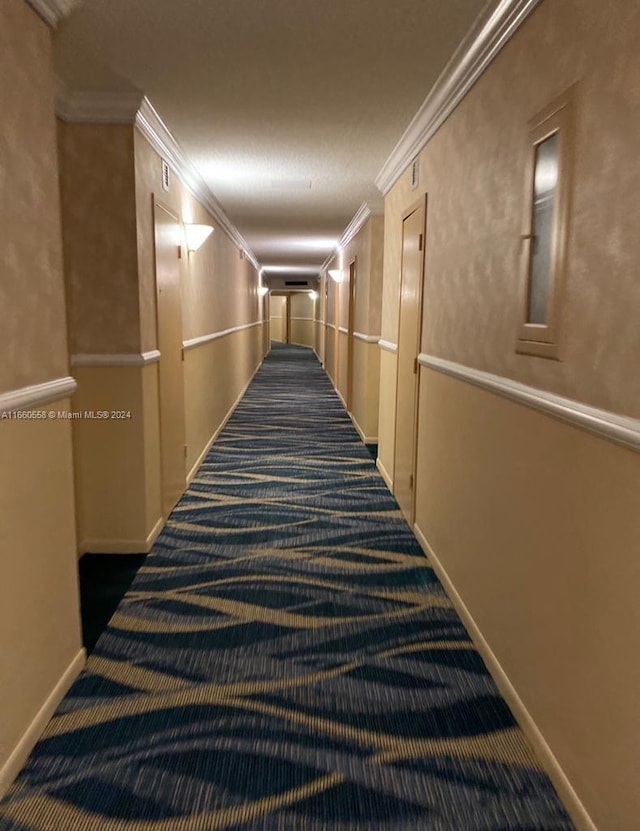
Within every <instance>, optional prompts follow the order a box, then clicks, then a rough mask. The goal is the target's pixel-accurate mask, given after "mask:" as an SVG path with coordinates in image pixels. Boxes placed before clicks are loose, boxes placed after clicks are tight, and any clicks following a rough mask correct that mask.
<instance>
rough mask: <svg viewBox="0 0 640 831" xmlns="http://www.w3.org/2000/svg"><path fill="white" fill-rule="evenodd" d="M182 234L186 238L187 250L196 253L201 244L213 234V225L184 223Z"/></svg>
mask: <svg viewBox="0 0 640 831" xmlns="http://www.w3.org/2000/svg"><path fill="white" fill-rule="evenodd" d="M184 232H185V234H186V236H187V248H188V249H189V251H197V250H198V248H200V246H201V245H202V243H203V242H204V241H205V240H206V239H207V237H209V236H210V235H211V234H212V233H213V225H195V224H193V223H191V222H186V223H185V226H184Z"/></svg>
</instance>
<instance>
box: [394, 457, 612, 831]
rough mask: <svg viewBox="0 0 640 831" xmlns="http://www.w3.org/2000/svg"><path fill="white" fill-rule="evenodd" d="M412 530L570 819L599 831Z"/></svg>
mask: <svg viewBox="0 0 640 831" xmlns="http://www.w3.org/2000/svg"><path fill="white" fill-rule="evenodd" d="M381 472H382V471H381ZM383 475H384V474H383ZM413 531H414V533H415V535H416V538H417V540H418V542H419V543H420V545H421V546H422V549H423V550H424V552H425V554H426V556H427V558H428V560H429V564H430V565H431V566H432V567H433V570H434V571H435V573H436V574H437V575H438V579H439V580H440V582H441V583H442V585H443V587H444V590H445V591H446V593H447V595H448V596H449V599H450V600H451V602H452V603H453V605H454V607H455V609H456V612H457V613H458V614H459V615H460V618H461V619H462V622H463V623H464V625H465V627H466V629H467V631H468V632H469V635H470V636H471V639H472V640H473V643H474V645H475V647H476V649H477V650H478V652H479V653H480V655H481V656H482V659H483V660H484V662H485V664H486V665H487V669H488V670H489V672H490V673H491V677H492V678H493V680H494V681H495V682H496V686H497V687H498V689H499V690H500V693H501V694H502V696H503V698H504V699H505V701H506V702H507V704H508V705H509V707H510V708H511V711H512V712H513V715H514V716H515V718H516V721H517V722H518V724H519V725H520V727H521V728H522V731H523V733H524V734H525V736H526V737H527V739H528V740H529V742H530V743H531V745H532V746H533V749H534V751H535V753H536V755H537V757H538V759H539V760H540V762H541V763H542V765H543V766H544V768H545V770H546V772H547V773H548V775H549V778H550V779H551V781H552V782H553V785H554V787H555V788H556V790H557V792H558V794H559V796H560V799H561V800H562V802H563V804H564V806H565V808H566V809H567V811H568V812H569V814H570V816H571V819H572V820H573V822H574V823H575V825H576V827H577V828H578V829H579V830H580V831H598V829H597V827H596V825H595V824H594V822H593V820H592V819H591V817H590V816H589V814H588V813H587V810H586V808H585V807H584V805H583V804H582V802H581V800H580V798H579V796H578V795H577V793H576V792H575V791H574V789H573V787H572V785H571V783H570V781H569V779H568V778H567V775H566V774H565V772H564V771H563V769H562V767H561V766H560V763H559V762H558V760H557V759H556V757H555V756H554V754H553V751H552V750H551V748H550V747H549V745H548V744H547V742H546V740H545V738H544V736H543V735H542V733H541V732H540V729H539V728H538V726H537V724H536V723H535V721H534V720H533V717H532V716H531V713H530V712H529V711H528V710H527V708H526V706H525V704H524V702H523V701H522V699H521V698H520V696H519V695H518V692H517V690H516V689H515V687H514V686H513V684H512V683H511V681H510V680H509V677H508V675H507V673H506V672H505V671H504V669H503V668H502V666H501V664H500V662H499V661H498V658H497V657H496V655H495V654H494V652H493V650H492V649H491V647H490V646H489V644H488V643H487V641H486V640H485V638H484V636H483V634H482V632H481V631H480V628H479V627H478V625H477V623H476V622H475V620H474V619H473V616H472V615H471V612H470V611H469V609H467V607H466V605H465V602H464V600H463V599H462V598H461V597H460V595H459V594H458V592H457V590H456V588H455V586H454V585H453V583H452V581H451V578H450V577H449V575H448V574H447V571H446V569H445V568H444V566H443V565H442V563H441V562H440V560H439V559H438V556H437V555H436V553H435V552H434V550H433V548H432V547H431V545H430V544H429V542H428V540H427V538H426V537H425V535H424V534H423V533H422V531H421V530H420V528H419V526H418V525H417V524H416V525H414V526H413Z"/></svg>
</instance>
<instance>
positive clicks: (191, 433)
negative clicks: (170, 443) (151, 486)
mask: <svg viewBox="0 0 640 831" xmlns="http://www.w3.org/2000/svg"><path fill="white" fill-rule="evenodd" d="M262 350H263V341H262V327H261V326H253V327H251V328H250V329H243V330H241V331H239V332H234V333H232V334H229V335H226V336H225V337H223V338H218V339H217V340H214V341H210V342H209V343H206V344H203V345H202V346H198V347H196V348H194V349H188V350H187V351H186V352H185V366H184V385H185V403H186V407H185V416H186V431H187V432H186V436H187V471H191V472H192V474H193V472H195V471H194V466H195V465H196V463H197V462H198V461H201V456H202V452H203V450H204V449H205V448H206V447H208V445H209V443H210V442H211V439H212V438H213V436H214V435H217V433H218V432H219V430H220V428H221V427H222V425H223V424H224V423H225V422H226V419H227V418H228V416H229V414H230V412H231V411H232V409H233V407H234V405H235V404H236V403H237V401H238V398H239V397H240V396H241V394H242V393H243V392H244V390H245V388H246V386H247V383H248V382H249V380H250V379H251V378H252V376H253V374H254V372H255V371H256V369H257V367H258V366H259V365H260V363H261V361H262ZM212 379H213V380H212Z"/></svg>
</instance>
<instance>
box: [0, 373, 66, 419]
mask: <svg viewBox="0 0 640 831" xmlns="http://www.w3.org/2000/svg"><path fill="white" fill-rule="evenodd" d="M77 386H78V385H77V384H76V382H75V380H74V379H73V378H71V376H66V377H64V378H55V379H54V380H53V381H46V382H45V383H44V384H34V385H32V386H30V387H22V388H21V389H18V390H11V391H10V392H3V393H2V394H0V415H2V414H4V413H12V412H15V411H16V410H32V409H34V408H35V407H44V405H45V404H52V403H53V402H54V401H61V400H62V399H64V398H71V396H72V395H73V394H74V392H75V391H76V388H77Z"/></svg>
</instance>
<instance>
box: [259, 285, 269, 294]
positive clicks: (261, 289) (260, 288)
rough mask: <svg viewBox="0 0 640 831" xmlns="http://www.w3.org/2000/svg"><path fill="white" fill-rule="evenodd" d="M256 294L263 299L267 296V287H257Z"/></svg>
mask: <svg viewBox="0 0 640 831" xmlns="http://www.w3.org/2000/svg"><path fill="white" fill-rule="evenodd" d="M258 294H259V295H260V297H264V296H265V294H269V286H258Z"/></svg>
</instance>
